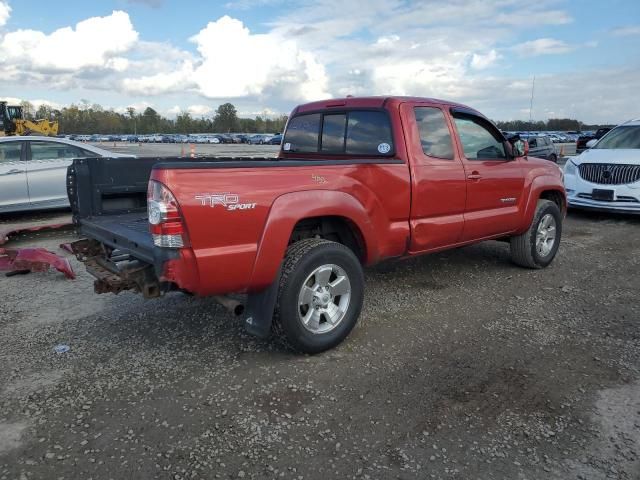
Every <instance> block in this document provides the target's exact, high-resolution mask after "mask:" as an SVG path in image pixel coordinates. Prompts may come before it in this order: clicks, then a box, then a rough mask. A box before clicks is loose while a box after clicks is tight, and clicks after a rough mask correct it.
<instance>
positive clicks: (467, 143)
mask: <svg viewBox="0 0 640 480" xmlns="http://www.w3.org/2000/svg"><path fill="white" fill-rule="evenodd" d="M454 121H455V124H456V129H457V130H458V135H459V136H460V143H462V148H463V150H464V156H465V157H467V159H469V160H491V159H498V160H503V159H506V158H507V155H506V154H505V151H504V145H503V144H502V140H499V139H498V138H496V137H495V136H494V134H493V133H492V132H491V131H489V130H488V129H487V127H485V126H484V125H483V124H482V123H484V122H482V120H480V119H475V118H474V117H473V116H470V115H469V116H468V115H454Z"/></svg>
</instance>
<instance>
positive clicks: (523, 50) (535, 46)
mask: <svg viewBox="0 0 640 480" xmlns="http://www.w3.org/2000/svg"><path fill="white" fill-rule="evenodd" d="M573 49H574V47H573V46H571V45H569V44H568V43H566V42H564V41H562V40H557V39H555V38H538V39H537V40H529V41H528V42H523V43H519V44H517V45H515V46H514V47H513V50H514V51H515V52H517V53H518V54H519V55H522V56H523V57H535V56H538V55H558V54H562V53H568V52H570V51H572V50H573Z"/></svg>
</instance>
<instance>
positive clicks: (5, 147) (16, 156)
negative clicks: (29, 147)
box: [0, 142, 22, 165]
mask: <svg viewBox="0 0 640 480" xmlns="http://www.w3.org/2000/svg"><path fill="white" fill-rule="evenodd" d="M21 153H22V142H2V143H0V165H2V164H4V163H9V162H19V161H20V154H21Z"/></svg>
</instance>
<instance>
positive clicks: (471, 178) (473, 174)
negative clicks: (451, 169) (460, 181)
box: [467, 172, 482, 180]
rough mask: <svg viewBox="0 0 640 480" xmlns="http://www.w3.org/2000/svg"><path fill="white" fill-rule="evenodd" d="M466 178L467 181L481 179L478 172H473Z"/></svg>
mask: <svg viewBox="0 0 640 480" xmlns="http://www.w3.org/2000/svg"><path fill="white" fill-rule="evenodd" d="M467 178H468V179H469V180H480V179H481V178H482V175H480V174H479V173H478V172H473V173H470V174H469V175H467Z"/></svg>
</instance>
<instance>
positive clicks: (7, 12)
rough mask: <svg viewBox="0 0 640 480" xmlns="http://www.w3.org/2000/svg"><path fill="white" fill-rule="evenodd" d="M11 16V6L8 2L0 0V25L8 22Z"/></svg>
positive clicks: (2, 25)
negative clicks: (0, 0)
mask: <svg viewBox="0 0 640 480" xmlns="http://www.w3.org/2000/svg"><path fill="white" fill-rule="evenodd" d="M10 16H11V7H10V6H9V4H8V3H7V2H0V27H4V26H5V25H6V24H7V20H9V17H10Z"/></svg>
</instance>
